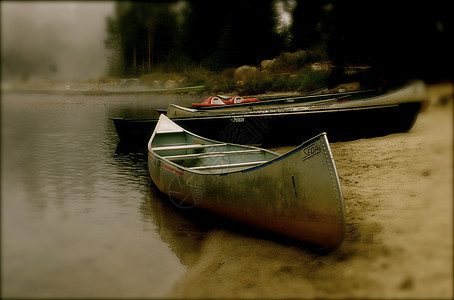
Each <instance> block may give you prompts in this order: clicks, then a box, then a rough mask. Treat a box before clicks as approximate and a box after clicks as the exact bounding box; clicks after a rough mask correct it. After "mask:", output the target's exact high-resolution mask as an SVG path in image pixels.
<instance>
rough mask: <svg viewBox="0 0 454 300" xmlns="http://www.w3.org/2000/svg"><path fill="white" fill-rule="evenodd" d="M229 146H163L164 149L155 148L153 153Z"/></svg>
mask: <svg viewBox="0 0 454 300" xmlns="http://www.w3.org/2000/svg"><path fill="white" fill-rule="evenodd" d="M225 145H227V144H205V145H204V144H184V145H176V146H162V147H153V148H152V150H153V151H172V150H185V149H203V148H211V147H221V146H225Z"/></svg>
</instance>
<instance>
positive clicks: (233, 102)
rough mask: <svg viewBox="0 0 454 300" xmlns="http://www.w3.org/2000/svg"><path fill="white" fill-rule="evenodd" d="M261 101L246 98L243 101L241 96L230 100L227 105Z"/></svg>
mask: <svg viewBox="0 0 454 300" xmlns="http://www.w3.org/2000/svg"><path fill="white" fill-rule="evenodd" d="M256 101H259V99H257V98H246V99H243V97H239V96H234V97H232V98H230V99H229V100H227V101H225V104H238V103H247V102H256Z"/></svg>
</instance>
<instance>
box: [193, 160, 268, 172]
mask: <svg viewBox="0 0 454 300" xmlns="http://www.w3.org/2000/svg"><path fill="white" fill-rule="evenodd" d="M266 162H268V161H267V160H261V161H248V162H242V163H236V164H224V165H211V166H200V167H192V168H189V169H190V170H210V169H225V168H236V167H249V166H254V165H259V164H263V163H266Z"/></svg>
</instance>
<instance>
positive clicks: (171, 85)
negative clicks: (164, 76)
mask: <svg viewBox="0 0 454 300" xmlns="http://www.w3.org/2000/svg"><path fill="white" fill-rule="evenodd" d="M177 87H178V83H177V82H176V81H175V80H171V79H169V80H167V81H166V83H164V88H166V89H175V88H177Z"/></svg>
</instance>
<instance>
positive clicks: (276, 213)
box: [148, 115, 345, 250]
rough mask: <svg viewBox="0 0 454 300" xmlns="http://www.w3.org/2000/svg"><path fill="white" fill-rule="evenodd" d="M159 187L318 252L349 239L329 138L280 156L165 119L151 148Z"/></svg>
mask: <svg viewBox="0 0 454 300" xmlns="http://www.w3.org/2000/svg"><path fill="white" fill-rule="evenodd" d="M148 168H149V172H150V176H151V178H152V180H153V182H154V183H155V184H156V186H157V187H158V188H159V190H161V191H162V192H163V193H165V194H167V195H168V196H169V198H170V199H171V201H172V202H173V203H174V204H177V205H183V204H184V205H185V206H186V207H187V206H188V205H189V206H198V207H201V208H203V209H206V210H209V211H212V212H214V213H217V214H220V215H223V216H226V217H228V218H231V219H234V220H237V221H240V222H244V223H246V224H249V225H253V226H255V227H258V228H261V229H265V230H268V231H271V232H275V233H278V234H282V235H284V236H288V237H291V238H294V239H297V240H300V241H302V242H304V243H307V244H310V245H312V246H315V247H316V248H318V249H328V250H334V249H337V248H338V247H339V246H340V245H341V243H342V241H343V238H344V233H345V219H344V202H343V197H342V190H341V186H340V183H339V178H338V174H337V170H336V166H335V164H334V160H333V156H332V153H331V150H330V147H329V144H328V140H327V137H326V134H325V133H322V134H320V135H318V136H316V137H314V138H312V139H310V140H308V141H306V142H304V143H303V144H301V145H300V146H298V147H296V148H295V149H293V150H292V151H290V152H288V153H286V154H284V155H279V154H276V153H274V152H271V151H268V150H266V149H261V148H257V147H252V146H243V145H236V144H226V143H221V142H217V141H213V140H210V139H206V138H203V137H200V136H197V135H195V134H192V133H190V132H188V131H186V130H185V129H183V128H182V127H180V126H178V125H177V124H175V123H174V122H172V121H171V120H170V119H169V118H167V117H166V116H164V115H161V116H160V118H159V121H158V124H157V125H156V128H155V130H154V132H153V134H152V136H151V138H150V140H149V142H148Z"/></svg>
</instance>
